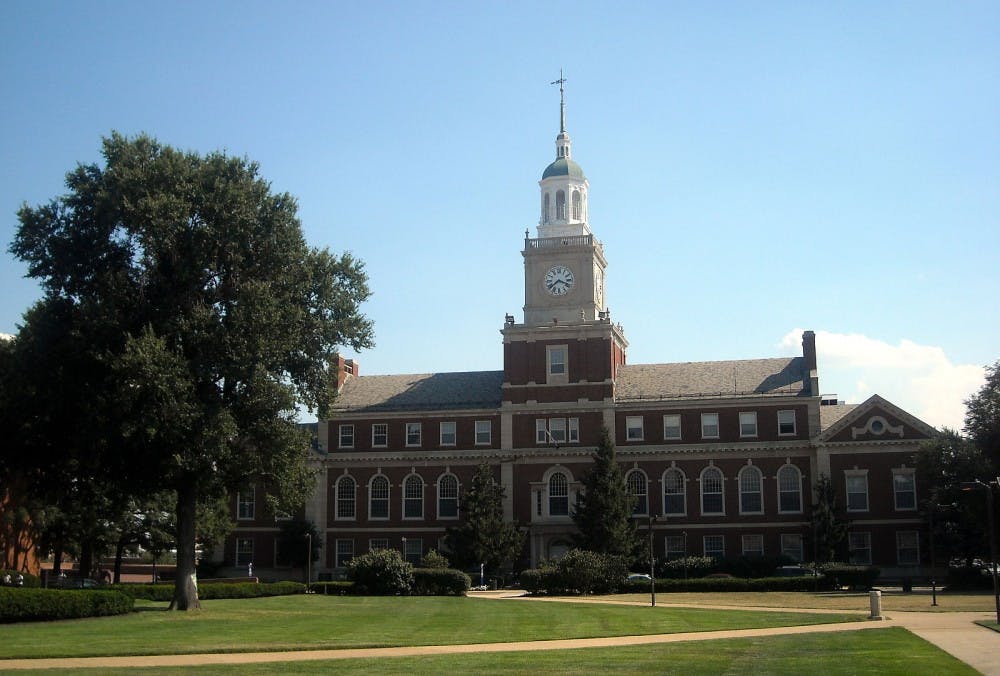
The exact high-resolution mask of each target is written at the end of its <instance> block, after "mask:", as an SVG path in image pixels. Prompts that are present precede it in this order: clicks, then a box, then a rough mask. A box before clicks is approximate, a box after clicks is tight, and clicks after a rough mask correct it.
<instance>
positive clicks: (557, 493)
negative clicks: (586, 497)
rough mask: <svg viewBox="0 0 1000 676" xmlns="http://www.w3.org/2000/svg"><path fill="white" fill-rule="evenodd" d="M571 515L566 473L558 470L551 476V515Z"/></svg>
mask: <svg viewBox="0 0 1000 676" xmlns="http://www.w3.org/2000/svg"><path fill="white" fill-rule="evenodd" d="M567 515H569V484H568V483H567V481H566V475H565V474H563V473H561V472H556V473H555V474H553V475H552V476H550V477H549V516H567Z"/></svg>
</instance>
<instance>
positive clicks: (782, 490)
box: [775, 463, 802, 514]
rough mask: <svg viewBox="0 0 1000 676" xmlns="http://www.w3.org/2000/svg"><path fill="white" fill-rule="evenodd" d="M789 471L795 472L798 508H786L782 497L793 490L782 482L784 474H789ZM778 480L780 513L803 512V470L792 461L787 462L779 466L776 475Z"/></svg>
mask: <svg viewBox="0 0 1000 676" xmlns="http://www.w3.org/2000/svg"><path fill="white" fill-rule="evenodd" d="M789 472H794V474H795V491H794V492H795V495H796V496H797V497H798V502H799V507H798V509H784V502H783V501H782V497H783V496H785V495H788V494H791V493H792V491H791V490H790V489H788V488H787V487H785V486H782V484H781V477H782V474H784V475H786V476H787V475H788V473H789ZM775 478H776V479H777V481H775V483H776V484H777V489H778V514H801V513H802V470H800V469H799V468H798V466H797V465H793V464H792V463H787V464H785V465H782V466H781V467H779V468H778V473H777V475H776V477H775Z"/></svg>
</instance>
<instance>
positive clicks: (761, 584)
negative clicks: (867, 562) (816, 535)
mask: <svg viewBox="0 0 1000 676" xmlns="http://www.w3.org/2000/svg"><path fill="white" fill-rule="evenodd" d="M831 587H832V583H831V581H830V579H829V578H826V577H820V578H815V577H813V576H812V575H804V576H802V577H759V578H751V579H746V578H739V577H699V578H690V579H688V580H687V581H685V580H678V579H673V578H660V579H657V580H656V591H657V592H663V593H671V592H766V591H813V590H814V589H821V590H828V589H831ZM626 590H627V591H629V592H632V593H648V592H649V582H645V581H643V582H629V583H628V584H627V585H626Z"/></svg>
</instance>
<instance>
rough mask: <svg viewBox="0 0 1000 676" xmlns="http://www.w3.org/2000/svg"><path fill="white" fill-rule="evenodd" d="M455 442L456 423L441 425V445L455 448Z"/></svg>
mask: <svg viewBox="0 0 1000 676" xmlns="http://www.w3.org/2000/svg"><path fill="white" fill-rule="evenodd" d="M455 442H456V436H455V423H454V422H443V423H441V445H442V446H454V445H455Z"/></svg>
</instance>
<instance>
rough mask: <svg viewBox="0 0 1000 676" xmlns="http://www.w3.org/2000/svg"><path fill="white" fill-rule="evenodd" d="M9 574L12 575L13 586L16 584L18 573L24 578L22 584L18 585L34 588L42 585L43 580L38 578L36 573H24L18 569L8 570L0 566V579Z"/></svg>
mask: <svg viewBox="0 0 1000 676" xmlns="http://www.w3.org/2000/svg"><path fill="white" fill-rule="evenodd" d="M8 575H10V580H11V586H14V581H15V580H16V579H17V576H18V575H20V576H21V577H22V578H23V579H22V582H21V584H20V585H18V586H20V587H30V588H32V589H37V588H39V587H41V586H42V581H41V580H40V579H38V577H37V576H36V575H32V574H31V573H22V572H20V571H17V570H7V569H5V568H0V580H3V579H5V578H6V576H8Z"/></svg>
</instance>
